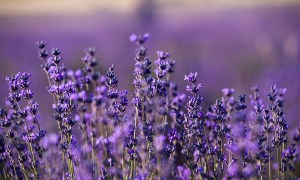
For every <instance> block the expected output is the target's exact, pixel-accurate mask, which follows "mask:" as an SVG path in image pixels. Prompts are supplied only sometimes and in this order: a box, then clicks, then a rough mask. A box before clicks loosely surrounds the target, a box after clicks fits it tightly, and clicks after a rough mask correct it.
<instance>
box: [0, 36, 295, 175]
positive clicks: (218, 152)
mask: <svg viewBox="0 0 300 180" xmlns="http://www.w3.org/2000/svg"><path fill="white" fill-rule="evenodd" d="M148 39H149V34H144V35H135V34H134V35H131V36H130V41H131V42H133V43H135V44H136V45H137V49H136V54H135V58H134V60H135V69H134V73H133V75H134V79H133V86H134V91H133V93H132V94H130V93H129V91H127V90H120V89H119V88H118V82H119V80H118V77H117V76H116V74H115V72H114V69H115V66H114V65H111V67H110V68H109V69H108V71H107V72H106V73H100V72H99V71H98V70H97V64H98V61H97V59H96V57H95V52H96V49H95V48H92V47H90V48H87V49H85V55H84V56H83V57H82V62H83V65H84V66H83V68H81V69H77V70H71V69H68V68H67V66H66V65H64V64H63V58H62V56H61V51H60V49H58V48H53V49H52V50H51V52H50V53H49V52H48V50H47V49H46V42H44V41H40V42H37V43H36V46H37V48H38V52H39V58H40V60H41V62H42V66H41V67H42V69H43V71H44V72H45V74H46V76H47V78H48V83H49V86H48V88H47V90H48V93H49V94H50V95H51V96H52V98H53V104H52V106H50V105H49V107H52V112H53V113H52V114H53V116H52V119H53V123H56V124H57V128H58V130H57V133H47V131H46V130H44V129H41V126H40V124H39V120H38V117H39V116H38V103H37V102H36V101H34V100H33V96H34V93H33V91H32V90H31V89H29V86H30V84H31V83H30V81H29V77H30V74H29V73H18V74H16V75H13V76H10V77H7V81H8V86H9V95H8V96H7V103H6V104H7V107H6V109H5V108H0V124H1V129H0V166H1V171H0V175H1V179H85V180H86V179H101V180H105V179H137V180H146V179H181V180H184V179H201V180H202V179H249V178H250V179H295V178H296V176H295V173H294V172H295V164H296V163H297V162H298V160H299V159H298V149H297V147H298V146H299V141H300V126H299V127H298V128H297V129H296V130H295V132H294V136H293V138H289V136H288V132H289V131H290V130H289V126H288V124H287V121H286V119H285V115H284V95H285V93H286V89H285V88H278V87H276V86H272V87H271V88H270V91H269V94H268V96H267V99H268V100H267V102H263V98H262V97H261V96H260V89H259V87H258V86H254V87H253V88H252V94H251V95H250V96H249V98H248V97H247V96H246V95H239V96H235V90H234V89H231V88H224V89H223V90H222V93H223V95H222V97H221V98H220V99H217V100H216V101H215V103H213V104H212V105H210V106H208V107H204V105H203V101H205V99H204V97H202V96H201V95H200V94H201V88H202V85H201V83H198V81H197V76H198V73H197V72H195V73H189V74H188V75H186V76H185V77H184V80H185V81H187V86H186V93H184V92H180V91H179V89H178V86H177V85H176V83H175V82H173V81H172V80H171V76H172V75H173V73H174V71H175V69H174V67H175V64H176V61H175V60H173V59H172V58H171V57H170V55H169V53H167V52H163V51H158V52H157V60H155V61H154V63H152V61H151V60H150V58H149V57H148V50H147V48H146V47H145V43H146V42H147V40H148ZM248 101H249V102H250V103H248ZM275 172H276V173H275Z"/></svg>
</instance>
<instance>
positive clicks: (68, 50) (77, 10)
mask: <svg viewBox="0 0 300 180" xmlns="http://www.w3.org/2000/svg"><path fill="white" fill-rule="evenodd" d="M145 32H148V33H150V35H151V38H150V40H149V42H148V43H147V44H146V45H147V47H148V49H149V56H150V57H151V60H152V61H154V60H155V59H156V58H157V56H156V51H157V50H161V51H166V52H169V53H170V54H171V57H172V58H173V59H175V60H177V66H176V68H175V74H174V75H173V76H172V79H173V80H175V81H176V82H178V84H179V87H180V90H181V91H184V89H185V82H184V81H183V78H184V75H185V74H188V73H189V72H195V71H197V72H198V73H199V81H200V82H201V83H202V84H203V87H204V88H203V89H202V90H201V93H202V95H203V96H204V97H205V99H206V102H207V104H211V103H213V102H214V100H215V99H216V98H219V97H220V96H221V89H222V88H224V87H232V88H235V89H236V92H237V95H238V94H244V93H245V94H249V93H250V92H251V91H250V88H251V86H253V85H254V84H259V85H260V87H261V89H262V94H263V95H264V96H266V95H267V93H268V90H269V88H270V86H271V85H273V84H277V85H278V86H280V87H286V88H287V89H288V93H287V96H286V118H287V120H288V121H289V122H290V124H291V125H292V126H293V127H295V126H296V125H298V124H299V122H300V121H299V117H300V109H299V107H300V80H299V79H300V1H299V0H243V1H240V0H214V1H212V0H188V1H182V0H145V1H141V0H118V1H117V0H101V1H100V0H86V1H83V0H82V1H79V0H72V1H70V0H51V1H40V0H26V1H23V0H0V62H1V64H0V102H1V106H2V105H3V104H4V102H5V98H6V96H7V94H8V89H7V86H6V84H7V83H6V81H5V77H6V76H8V75H11V74H15V73H17V72H19V71H27V72H30V73H32V78H31V79H32V81H33V82H32V87H31V88H32V89H33V90H34V91H35V93H36V95H35V99H36V100H37V101H38V103H39V104H40V116H41V117H40V118H41V119H44V120H45V121H46V122H48V123H46V124H48V125H49V126H56V124H55V123H53V120H52V118H51V112H52V110H51V111H49V109H50V107H51V103H52V101H51V96H50V95H49V94H48V93H47V91H46V87H47V79H46V76H45V75H44V73H43V71H42V69H41V68H40V64H41V62H40V60H39V58H38V57H37V56H38V54H37V49H36V47H35V45H34V43H35V42H36V41H38V40H44V41H47V42H48V48H49V50H50V49H51V48H52V47H58V48H60V49H61V50H62V57H63V58H64V62H65V64H66V65H67V66H68V67H69V68H80V67H82V65H83V63H82V61H81V59H80V58H81V57H82V56H83V55H84V51H83V49H84V48H86V47H89V46H93V47H96V48H97V57H98V60H99V66H98V68H99V69H100V71H101V72H102V73H105V72H106V70H107V69H108V67H109V66H110V65H111V64H114V65H115V66H116V73H117V76H118V77H119V82H120V87H119V89H124V88H127V89H132V85H131V83H132V78H133V75H132V72H133V68H134V53H135V48H136V47H135V45H134V44H132V43H130V42H129V38H128V37H129V36H130V34H132V33H137V34H141V33H145ZM248 101H249V99H248Z"/></svg>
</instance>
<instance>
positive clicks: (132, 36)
mask: <svg viewBox="0 0 300 180" xmlns="http://www.w3.org/2000/svg"><path fill="white" fill-rule="evenodd" d="M129 40H130V41H131V42H135V41H136V40H137V35H136V34H132V35H130V37H129Z"/></svg>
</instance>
